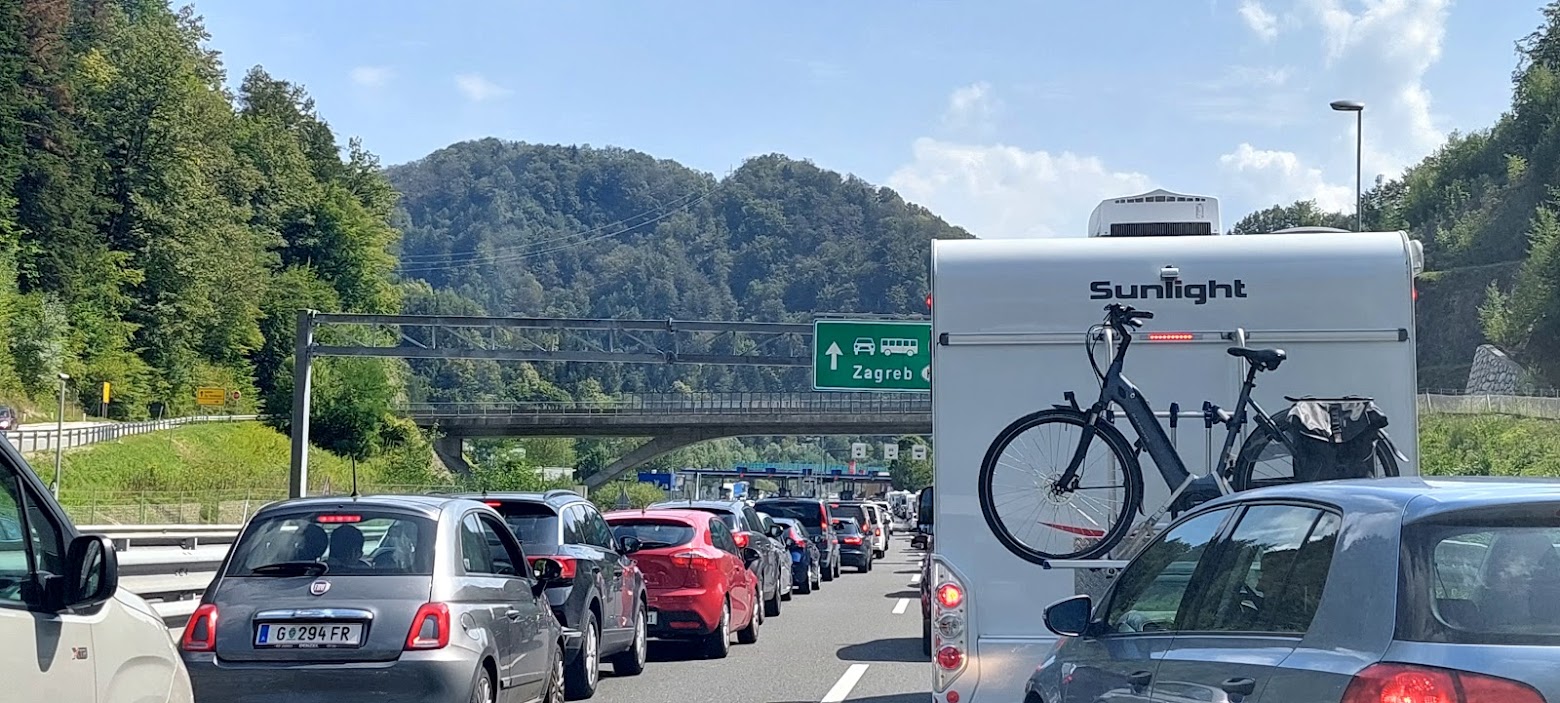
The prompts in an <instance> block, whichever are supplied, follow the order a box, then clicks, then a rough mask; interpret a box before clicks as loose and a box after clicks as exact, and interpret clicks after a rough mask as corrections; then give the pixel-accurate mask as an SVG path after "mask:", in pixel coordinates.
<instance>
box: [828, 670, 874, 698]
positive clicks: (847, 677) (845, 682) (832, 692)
mask: <svg viewBox="0 0 1560 703" xmlns="http://www.w3.org/2000/svg"><path fill="white" fill-rule="evenodd" d="M865 673H867V665H866V664H851V665H850V668H849V669H846V670H845V674H844V675H843V676H841V677H840V680H839V681H835V682H834V688H831V689H829V692H828V693H825V694H824V695H823V700H822V701H821V702H820V703H840V702H841V701H843V700H845V697H846V696H848V695H850V692H851V689H853V688H855V687H856V682H857V681H860V680H861V675H862V674H865Z"/></svg>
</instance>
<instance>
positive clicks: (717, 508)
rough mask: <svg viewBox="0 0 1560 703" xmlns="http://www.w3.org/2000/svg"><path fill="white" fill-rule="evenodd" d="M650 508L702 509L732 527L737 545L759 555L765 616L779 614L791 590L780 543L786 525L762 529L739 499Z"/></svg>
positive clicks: (668, 503) (788, 557)
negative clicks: (783, 599) (768, 529)
mask: <svg viewBox="0 0 1560 703" xmlns="http://www.w3.org/2000/svg"><path fill="white" fill-rule="evenodd" d="M650 509H651V510H662V509H664V510H702V511H704V512H706V513H710V514H712V515H714V516H716V517H718V518H720V521H721V522H724V523H726V526H727V527H729V528H731V532H732V536H733V537H736V538H737V546H738V547H752V548H753V549H754V550H757V551H758V553H759V556H760V557H761V559H760V561H759V563H758V564H757V565H756V566H757V567H758V568H757V569H755V570H754V573H756V574H758V584H759V588H760V590H761V591H762V592H763V598H764V616H765V617H775V616H777V615H779V614H780V600H781V598H782V597H783V596H785V595H788V594H789V593H790V592H791V573H790V569H791V550H790V549H789V548H787V547H786V546H785V545H784V544H782V543H781V542H780V537H781V536H783V535H784V534H785V528H784V527H783V526H780V525H778V524H776V525H774V530H773V532H772V533H770V532H766V531H765V530H764V519H763V518H761V517H759V515H758V511H756V510H754V509H753V507H752V506H750V505H748V504H747V503H745V502H743V501H740V500H668V501H664V502H660V503H654V504H652V505H651V506H650Z"/></svg>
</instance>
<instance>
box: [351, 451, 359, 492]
mask: <svg viewBox="0 0 1560 703" xmlns="http://www.w3.org/2000/svg"><path fill="white" fill-rule="evenodd" d="M358 495H359V493H358V485H357V454H353V455H352V497H353V498H357V497H358Z"/></svg>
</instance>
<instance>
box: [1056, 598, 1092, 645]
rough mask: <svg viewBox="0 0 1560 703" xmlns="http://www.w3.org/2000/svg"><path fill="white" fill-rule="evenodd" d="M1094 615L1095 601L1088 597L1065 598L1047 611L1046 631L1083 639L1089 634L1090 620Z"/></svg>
mask: <svg viewBox="0 0 1560 703" xmlns="http://www.w3.org/2000/svg"><path fill="white" fill-rule="evenodd" d="M1093 613H1094V599H1092V598H1090V597H1088V596H1086V595H1080V596H1073V597H1071V598H1064V599H1062V600H1059V601H1057V602H1055V603H1052V604H1051V605H1050V606H1047V607H1046V609H1045V627H1046V629H1048V630H1050V631H1052V632H1054V633H1056V634H1058V635H1061V636H1063V637H1082V636H1084V635H1086V634H1088V633H1089V630H1090V628H1089V618H1090V617H1092V616H1093Z"/></svg>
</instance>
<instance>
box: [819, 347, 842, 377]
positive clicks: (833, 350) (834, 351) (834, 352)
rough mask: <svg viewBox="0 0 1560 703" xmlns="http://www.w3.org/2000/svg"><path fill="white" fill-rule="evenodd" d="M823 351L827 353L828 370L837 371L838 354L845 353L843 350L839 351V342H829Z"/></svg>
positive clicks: (838, 366) (838, 367) (838, 363)
mask: <svg viewBox="0 0 1560 703" xmlns="http://www.w3.org/2000/svg"><path fill="white" fill-rule="evenodd" d="M823 353H825V354H828V355H829V370H830V371H838V370H840V355H841V354H844V353H845V352H842V351H840V343H839V342H829V348H828V349H826V350H824V352H823Z"/></svg>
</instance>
